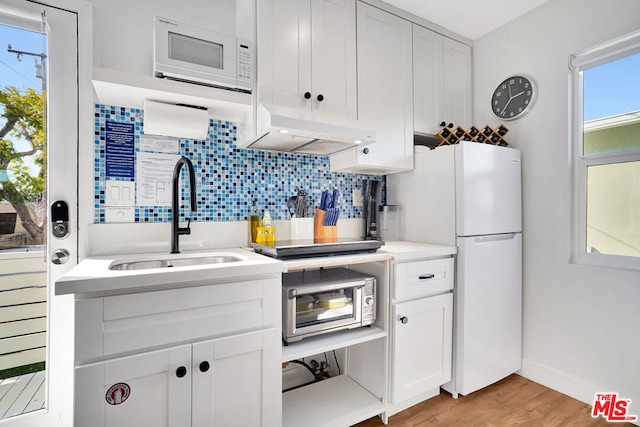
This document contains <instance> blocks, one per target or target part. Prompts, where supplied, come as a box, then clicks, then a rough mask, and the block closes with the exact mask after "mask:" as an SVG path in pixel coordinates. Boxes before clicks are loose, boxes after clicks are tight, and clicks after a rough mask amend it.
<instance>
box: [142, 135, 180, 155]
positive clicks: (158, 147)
mask: <svg viewBox="0 0 640 427" xmlns="http://www.w3.org/2000/svg"><path fill="white" fill-rule="evenodd" d="M179 148H180V144H178V138H174V137H171V136H161V135H146V134H145V135H140V150H142V151H155V152H157V153H177V152H178V150H179Z"/></svg>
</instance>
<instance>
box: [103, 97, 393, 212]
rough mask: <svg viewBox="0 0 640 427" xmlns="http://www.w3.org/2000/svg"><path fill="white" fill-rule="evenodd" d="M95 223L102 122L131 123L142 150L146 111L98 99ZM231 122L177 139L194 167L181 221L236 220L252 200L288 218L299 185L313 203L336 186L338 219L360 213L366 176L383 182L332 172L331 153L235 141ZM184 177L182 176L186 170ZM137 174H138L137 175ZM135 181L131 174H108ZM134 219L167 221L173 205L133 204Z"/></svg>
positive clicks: (137, 148)
mask: <svg viewBox="0 0 640 427" xmlns="http://www.w3.org/2000/svg"><path fill="white" fill-rule="evenodd" d="M94 118H95V151H94V153H95V156H94V173H95V177H94V179H95V184H94V189H95V203H94V208H95V217H94V222H95V223H103V222H105V181H106V152H105V151H106V141H105V134H106V132H105V127H106V122H107V121H109V122H118V123H130V124H133V125H134V141H135V152H136V153H139V152H140V144H139V142H140V135H141V134H143V129H144V112H143V111H142V110H139V109H132V108H123V107H115V106H107V105H101V104H96V106H95V115H94ZM235 139H236V127H235V124H234V123H233V122H225V121H220V120H210V125H209V135H208V137H207V139H206V140H204V141H198V140H193V139H179V144H180V149H179V153H178V154H181V155H184V156H186V157H188V158H189V159H190V160H191V161H192V163H193V166H194V170H195V172H196V197H197V204H198V211H197V212H189V208H188V203H189V195H188V184H186V185H185V183H184V182H182V183H181V185H180V187H181V188H182V207H181V209H180V216H181V221H184V220H186V218H185V215H188V217H189V218H191V220H192V221H240V220H245V219H247V216H248V215H249V211H250V209H251V205H252V201H253V200H256V201H257V203H256V205H257V207H258V209H259V210H260V213H262V212H263V209H265V208H268V209H269V212H270V213H271V216H272V218H273V219H281V220H285V219H289V217H290V214H289V211H288V209H287V200H288V199H289V197H291V196H293V195H295V191H296V188H297V187H301V188H303V189H304V190H305V191H306V192H307V200H308V201H309V202H310V203H312V204H313V205H314V206H317V205H318V203H319V202H320V194H321V193H322V190H325V189H331V190H332V189H334V188H337V189H338V190H339V191H340V195H341V198H340V203H339V207H340V218H362V213H363V212H362V208H361V207H354V206H353V200H352V190H353V189H354V188H360V189H362V188H363V181H364V180H365V179H375V180H379V181H383V180H384V177H383V176H371V175H357V174H343V173H331V172H330V169H329V157H326V156H315V155H308V154H294V153H284V152H276V151H264V150H250V149H243V148H237V147H236V145H235ZM184 169H185V168H183V172H182V175H181V177H182V179H183V181H186V173H185V172H184ZM136 176H137V175H136ZM109 179H116V180H124V181H135V178H111V177H110V178H109ZM134 217H135V221H136V222H168V221H170V220H171V207H166V206H136V207H135V208H134Z"/></svg>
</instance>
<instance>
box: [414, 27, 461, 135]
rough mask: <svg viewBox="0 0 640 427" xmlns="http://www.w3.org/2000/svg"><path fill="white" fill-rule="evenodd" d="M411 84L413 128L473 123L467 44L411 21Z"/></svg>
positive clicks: (430, 129)
mask: <svg viewBox="0 0 640 427" xmlns="http://www.w3.org/2000/svg"><path fill="white" fill-rule="evenodd" d="M413 86H414V102H413V106H414V130H415V131H416V132H418V133H426V134H432V135H434V134H436V133H438V132H439V131H440V130H441V129H442V126H441V123H442V122H445V123H446V124H447V125H448V124H449V123H452V124H453V125H454V126H458V125H460V126H462V127H463V128H465V129H466V128H468V127H470V126H471V125H472V117H471V47H470V46H468V45H466V44H464V43H460V42H458V41H455V40H452V39H450V38H448V37H445V36H442V35H440V34H438V33H435V32H433V31H430V30H428V29H426V28H424V27H421V26H419V25H415V24H414V25H413Z"/></svg>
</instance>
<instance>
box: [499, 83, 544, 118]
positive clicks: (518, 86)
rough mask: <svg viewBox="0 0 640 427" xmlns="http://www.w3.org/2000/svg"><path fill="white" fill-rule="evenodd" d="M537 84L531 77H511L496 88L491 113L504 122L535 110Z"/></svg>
mask: <svg viewBox="0 0 640 427" xmlns="http://www.w3.org/2000/svg"><path fill="white" fill-rule="evenodd" d="M537 92H538V91H537V88H536V84H535V82H534V81H533V79H531V78H530V77H524V76H520V75H518V76H511V77H509V78H508V79H505V80H504V81H503V82H502V83H500V84H499V85H498V87H496V90H494V91H493V96H492V97H491V111H493V114H495V115H496V116H497V117H499V118H501V119H502V120H515V119H519V118H520V117H522V116H524V115H525V114H527V113H528V112H529V111H531V109H532V108H533V104H534V103H535V102H536V96H537V94H538V93H537Z"/></svg>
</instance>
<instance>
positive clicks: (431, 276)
mask: <svg viewBox="0 0 640 427" xmlns="http://www.w3.org/2000/svg"><path fill="white" fill-rule="evenodd" d="M434 277H436V275H435V274H433V273H427V274H421V275H419V276H418V279H420V280H427V279H433V278H434Z"/></svg>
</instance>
